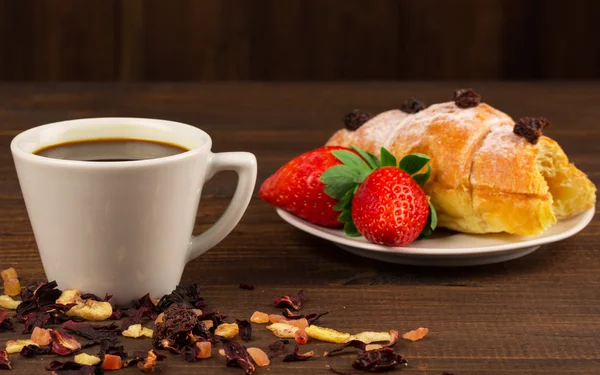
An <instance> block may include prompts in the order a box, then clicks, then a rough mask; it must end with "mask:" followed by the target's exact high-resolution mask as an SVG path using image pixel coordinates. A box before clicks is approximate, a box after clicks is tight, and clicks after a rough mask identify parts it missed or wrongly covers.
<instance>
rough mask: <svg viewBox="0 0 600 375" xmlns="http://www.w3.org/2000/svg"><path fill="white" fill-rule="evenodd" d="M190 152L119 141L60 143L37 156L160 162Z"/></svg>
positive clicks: (156, 144)
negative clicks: (160, 159) (159, 159)
mask: <svg viewBox="0 0 600 375" xmlns="http://www.w3.org/2000/svg"><path fill="white" fill-rule="evenodd" d="M186 151H189V150H188V149H186V148H184V147H182V146H179V145H175V144H171V143H163V142H155V141H147V140H138V139H125V138H123V139H121V138H115V139H91V140H85V141H75V142H66V143H59V144H56V145H52V146H48V147H44V148H42V149H39V150H37V151H36V152H34V154H36V155H40V156H45V157H48V158H53V159H64V160H81V161H92V162H93V161H96V162H109V161H134V160H145V159H156V158H162V157H165V156H171V155H177V154H181V153H182V152H186Z"/></svg>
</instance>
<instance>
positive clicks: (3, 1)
mask: <svg viewBox="0 0 600 375" xmlns="http://www.w3.org/2000/svg"><path fill="white" fill-rule="evenodd" d="M599 12H600V3H598V2H597V1H594V0H571V1H568V2H567V1H565V0H531V1H521V0H485V1H480V0H454V1H447V0H419V1H411V0H377V1H371V0H327V1H322V0H286V1H278V0H253V1H244V0H169V1H161V0H146V1H143V0H61V1H60V2H59V3H58V4H57V3H56V1H52V0H36V1H33V0H20V1H15V0H0V80H2V81H24V80H43V81H65V80H68V81H82V80H91V81H104V80H122V81H174V80H181V81H185V80H197V81H214V80H225V81H231V80H257V81H297V80H436V79H442V80H456V79H479V80H482V79H485V80H498V79H513V80H514V79H598V78H600V70H599V69H597V66H598V64H599V62H600V44H599V41H598V38H596V35H598V34H599V33H600V25H599V24H598V22H596V17H597V14H599Z"/></svg>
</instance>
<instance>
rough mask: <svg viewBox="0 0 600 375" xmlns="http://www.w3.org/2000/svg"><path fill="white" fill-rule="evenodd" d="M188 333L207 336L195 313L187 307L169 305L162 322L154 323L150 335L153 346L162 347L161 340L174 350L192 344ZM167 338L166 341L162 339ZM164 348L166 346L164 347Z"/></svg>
mask: <svg viewBox="0 0 600 375" xmlns="http://www.w3.org/2000/svg"><path fill="white" fill-rule="evenodd" d="M190 334H195V335H199V336H203V337H204V338H207V339H208V338H209V337H208V334H207V330H206V327H205V326H204V324H203V323H202V322H199V321H198V317H197V316H196V314H195V313H194V312H193V311H192V310H191V309H189V308H186V307H181V306H179V305H171V306H170V307H169V308H168V309H167V310H166V311H165V315H164V318H163V321H162V323H159V324H157V325H156V328H155V329H154V334H153V335H152V344H153V345H154V347H155V348H159V349H160V348H164V345H163V342H165V343H168V344H169V346H170V347H172V348H175V350H178V349H181V348H183V347H184V346H186V345H188V344H192V342H191V340H190ZM164 340H167V341H164ZM165 349H166V348H165Z"/></svg>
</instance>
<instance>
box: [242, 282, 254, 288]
mask: <svg viewBox="0 0 600 375" xmlns="http://www.w3.org/2000/svg"><path fill="white" fill-rule="evenodd" d="M240 289H246V290H254V285H251V284H243V283H241V284H240Z"/></svg>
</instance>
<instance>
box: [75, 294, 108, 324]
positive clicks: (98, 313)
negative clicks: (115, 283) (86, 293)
mask: <svg viewBox="0 0 600 375" xmlns="http://www.w3.org/2000/svg"><path fill="white" fill-rule="evenodd" d="M112 313H113V309H112V305H111V304H110V302H98V301H94V300H91V299H90V300H87V301H85V302H80V303H77V305H75V306H73V307H72V308H71V309H69V310H68V311H67V312H66V314H67V316H78V317H80V318H83V319H85V320H92V321H100V320H106V319H108V318H110V317H111V315H112Z"/></svg>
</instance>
